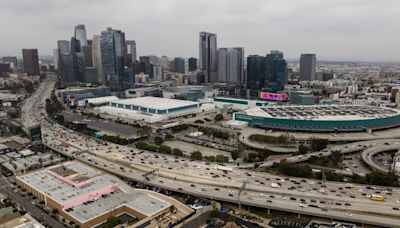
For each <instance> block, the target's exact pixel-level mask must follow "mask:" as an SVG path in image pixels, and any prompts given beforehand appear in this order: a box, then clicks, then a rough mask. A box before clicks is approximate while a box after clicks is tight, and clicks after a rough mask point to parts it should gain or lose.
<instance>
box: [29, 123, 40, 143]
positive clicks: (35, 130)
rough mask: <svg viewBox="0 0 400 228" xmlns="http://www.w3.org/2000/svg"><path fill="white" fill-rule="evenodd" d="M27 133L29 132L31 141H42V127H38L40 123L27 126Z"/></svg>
mask: <svg viewBox="0 0 400 228" xmlns="http://www.w3.org/2000/svg"><path fill="white" fill-rule="evenodd" d="M29 133H30V136H31V141H32V142H40V141H42V129H41V128H40V125H38V126H36V127H32V128H29Z"/></svg>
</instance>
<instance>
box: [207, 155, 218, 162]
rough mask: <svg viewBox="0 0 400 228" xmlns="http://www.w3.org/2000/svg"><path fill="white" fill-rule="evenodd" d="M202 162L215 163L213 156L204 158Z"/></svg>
mask: <svg viewBox="0 0 400 228" xmlns="http://www.w3.org/2000/svg"><path fill="white" fill-rule="evenodd" d="M204 160H206V161H209V162H215V156H204Z"/></svg>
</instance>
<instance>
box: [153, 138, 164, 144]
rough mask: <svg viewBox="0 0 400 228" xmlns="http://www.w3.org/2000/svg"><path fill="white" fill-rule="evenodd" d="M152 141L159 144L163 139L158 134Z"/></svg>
mask: <svg viewBox="0 0 400 228" xmlns="http://www.w3.org/2000/svg"><path fill="white" fill-rule="evenodd" d="M154 143H155V144H157V145H161V144H162V143H163V139H162V138H161V137H159V136H156V137H154Z"/></svg>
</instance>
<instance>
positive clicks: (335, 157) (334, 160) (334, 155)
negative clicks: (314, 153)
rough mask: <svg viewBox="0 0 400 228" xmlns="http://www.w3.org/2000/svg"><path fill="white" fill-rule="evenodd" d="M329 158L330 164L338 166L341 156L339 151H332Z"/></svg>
mask: <svg viewBox="0 0 400 228" xmlns="http://www.w3.org/2000/svg"><path fill="white" fill-rule="evenodd" d="M329 157H330V159H331V161H332V163H333V164H335V165H337V164H339V162H341V161H342V154H341V153H340V151H332V153H331V155H330V156H329Z"/></svg>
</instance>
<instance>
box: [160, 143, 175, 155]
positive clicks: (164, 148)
mask: <svg viewBox="0 0 400 228" xmlns="http://www.w3.org/2000/svg"><path fill="white" fill-rule="evenodd" d="M158 152H159V153H163V154H171V153H172V150H171V147H169V146H167V145H161V146H159V147H158Z"/></svg>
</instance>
